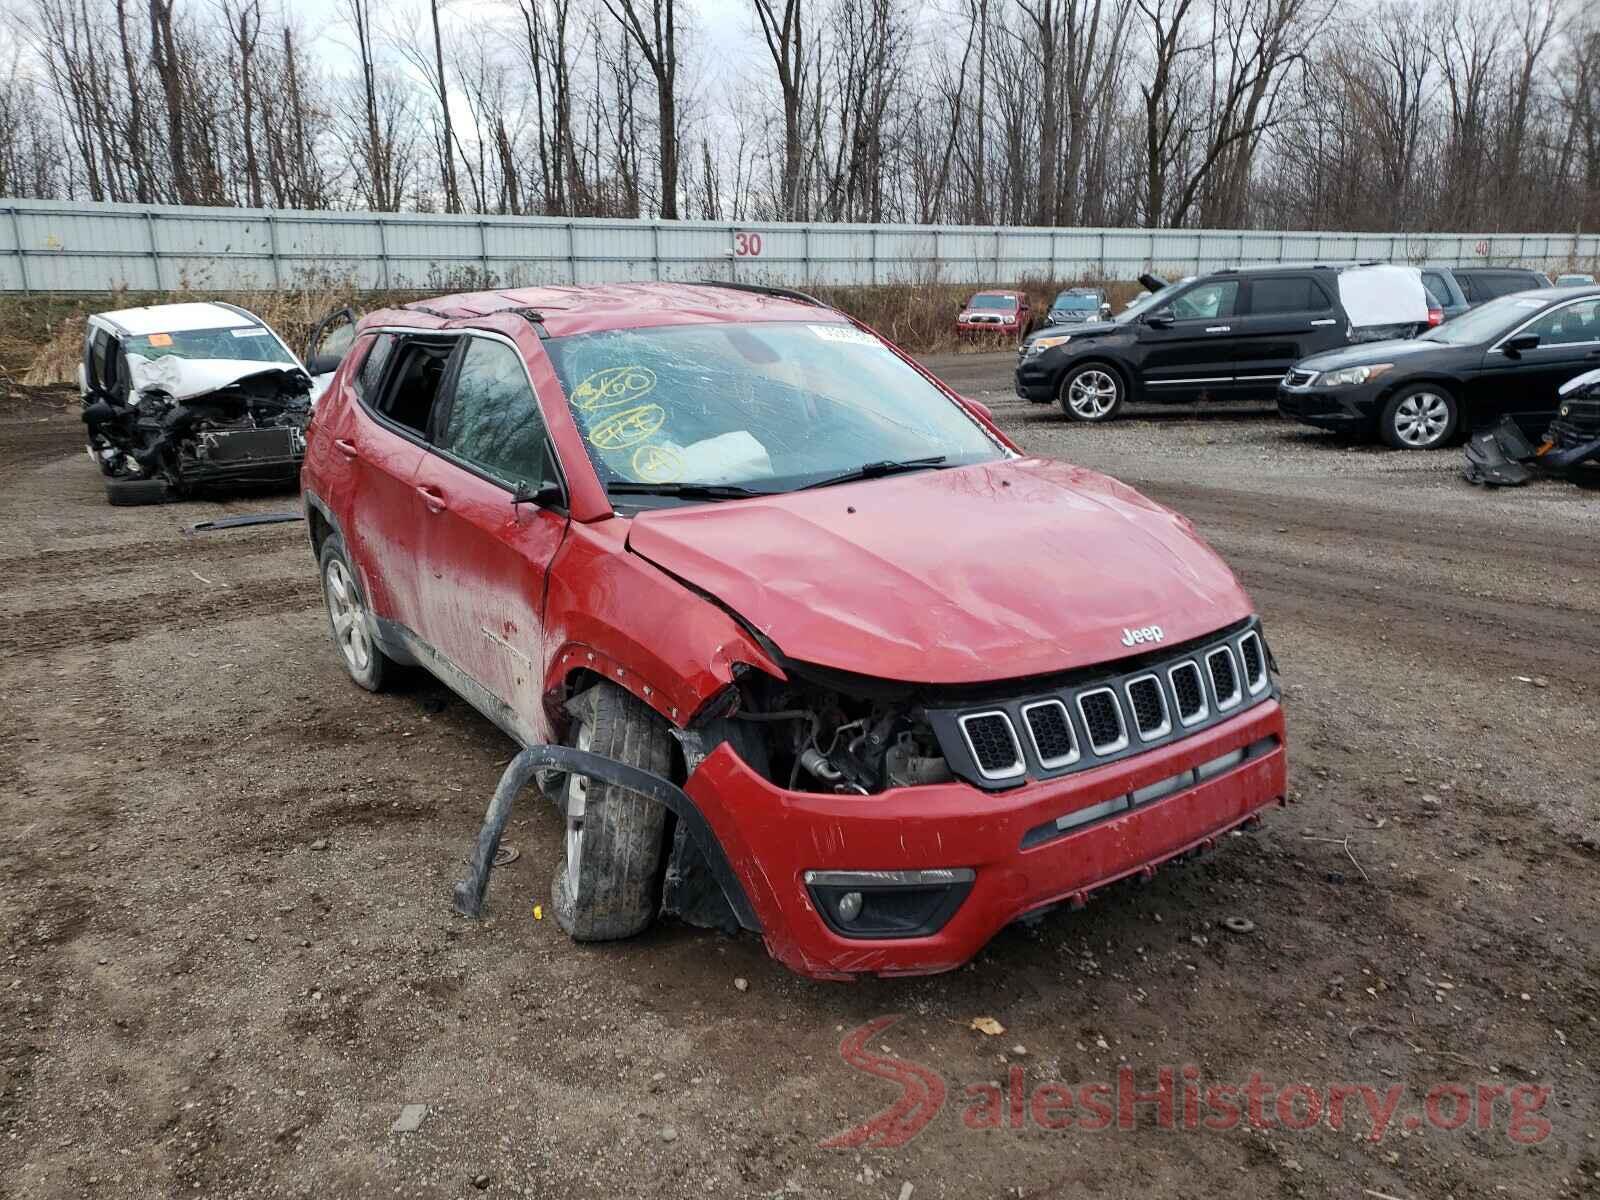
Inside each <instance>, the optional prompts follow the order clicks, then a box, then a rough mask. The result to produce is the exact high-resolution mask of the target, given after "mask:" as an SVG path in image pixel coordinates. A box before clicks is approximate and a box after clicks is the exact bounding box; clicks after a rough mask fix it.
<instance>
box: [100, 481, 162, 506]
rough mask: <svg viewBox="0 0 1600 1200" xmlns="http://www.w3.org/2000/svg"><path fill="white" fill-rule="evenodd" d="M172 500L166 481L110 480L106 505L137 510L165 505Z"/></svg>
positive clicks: (107, 482)
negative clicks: (154, 505) (141, 506)
mask: <svg viewBox="0 0 1600 1200" xmlns="http://www.w3.org/2000/svg"><path fill="white" fill-rule="evenodd" d="M170 499H172V495H171V493H170V491H169V490H168V488H167V481H166V480H165V479H108V480H106V503H107V504H109V505H111V507H112V508H137V507H138V506H140V505H143V504H165V503H166V502H167V501H168V500H170Z"/></svg>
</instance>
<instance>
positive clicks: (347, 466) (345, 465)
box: [318, 333, 459, 630]
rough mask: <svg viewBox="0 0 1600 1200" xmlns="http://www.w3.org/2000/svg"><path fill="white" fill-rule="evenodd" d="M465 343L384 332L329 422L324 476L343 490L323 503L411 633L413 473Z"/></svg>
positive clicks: (372, 585) (415, 526) (385, 611)
mask: <svg viewBox="0 0 1600 1200" xmlns="http://www.w3.org/2000/svg"><path fill="white" fill-rule="evenodd" d="M458 341H459V339H458V338H455V337H443V338H441V337H438V336H433V335H428V336H423V337H417V336H410V335H406V334H401V333H379V334H377V335H376V336H375V337H374V338H373V339H372V340H371V345H370V346H368V347H366V348H364V349H363V348H361V347H359V346H358V348H357V350H356V352H357V353H364V355H365V357H364V358H363V359H362V362H361V366H360V367H359V368H358V369H357V370H356V371H355V372H353V373H352V374H350V375H347V376H345V377H344V378H345V383H344V384H343V385H342V386H344V387H347V388H349V389H350V391H351V395H349V396H348V397H344V398H343V399H344V401H345V402H342V403H336V404H333V405H331V406H330V407H331V410H332V411H331V414H330V415H329V417H327V418H326V419H327V421H328V427H327V430H326V436H327V439H328V441H329V443H330V445H329V447H328V449H327V451H326V453H328V454H329V455H330V456H331V457H330V462H329V469H325V470H322V471H321V474H322V475H323V477H324V478H325V479H328V480H330V481H335V482H334V486H335V488H336V491H335V494H334V495H331V496H326V497H324V499H325V500H327V501H329V502H330V503H331V504H332V505H333V509H334V512H335V514H336V515H337V516H338V518H339V521H340V524H341V525H342V526H343V529H344V534H345V537H346V539H348V541H349V546H348V549H349V550H350V552H351V554H352V556H353V558H354V566H355V567H356V569H357V571H358V572H359V573H360V574H361V576H362V584H363V586H364V587H365V588H366V591H367V598H368V601H369V603H370V604H371V605H372V608H373V611H374V612H375V613H376V614H377V615H378V616H379V617H380V618H382V619H384V620H387V621H390V622H393V623H395V624H398V625H401V626H404V627H405V628H407V629H411V630H415V629H416V622H417V620H418V607H417V599H418V592H417V578H416V576H417V571H416V554H417V551H418V548H419V537H418V534H419V529H420V515H421V511H422V510H421V504H420V501H419V499H418V496H417V493H416V478H415V476H416V473H417V468H418V466H419V465H420V464H421V462H422V457H423V446H424V445H425V443H426V440H427V437H428V433H429V428H430V425H431V422H432V419H433V412H434V406H435V404H436V403H437V401H438V398H439V388H440V383H441V381H442V380H443V378H444V376H445V373H446V371H447V369H448V366H449V362H450V359H451V356H452V355H453V353H454V352H455V349H456V346H457V343H458ZM349 401H354V403H351V402H349ZM318 440H319V441H320V440H321V439H320V438H319V439H318ZM319 453H323V451H321V450H319Z"/></svg>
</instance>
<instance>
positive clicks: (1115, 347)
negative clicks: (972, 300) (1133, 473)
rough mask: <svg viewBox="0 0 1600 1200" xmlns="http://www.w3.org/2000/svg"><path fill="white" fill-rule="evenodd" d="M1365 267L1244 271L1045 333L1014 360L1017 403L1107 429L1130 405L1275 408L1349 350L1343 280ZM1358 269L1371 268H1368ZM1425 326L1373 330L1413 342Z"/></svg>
mask: <svg viewBox="0 0 1600 1200" xmlns="http://www.w3.org/2000/svg"><path fill="white" fill-rule="evenodd" d="M1356 265H1357V264H1348V265H1338V266H1329V265H1320V264H1319V265H1307V266H1295V267H1290V266H1272V267H1243V268H1237V269H1231V270H1226V271H1214V272H1212V273H1211V274H1209V275H1201V276H1198V277H1197V278H1194V279H1186V280H1183V281H1181V282H1179V283H1175V284H1170V285H1164V284H1163V282H1162V281H1161V280H1160V279H1157V278H1155V277H1154V276H1149V275H1146V276H1141V277H1140V282H1141V283H1143V284H1144V285H1145V286H1146V287H1148V288H1150V289H1151V293H1152V294H1151V295H1149V296H1146V297H1145V298H1144V299H1142V300H1139V301H1136V302H1135V303H1134V304H1132V305H1130V306H1129V307H1128V308H1127V309H1125V310H1124V311H1123V312H1121V313H1118V314H1117V315H1116V316H1115V317H1112V318H1111V319H1110V320H1107V321H1097V322H1092V323H1086V324H1083V325H1077V326H1074V327H1072V328H1071V329H1046V330H1044V331H1042V332H1040V333H1037V334H1035V335H1034V336H1033V337H1031V338H1029V339H1028V340H1027V342H1026V343H1025V344H1024V345H1023V347H1022V351H1021V353H1020V354H1019V356H1018V358H1017V372H1016V384H1017V395H1019V396H1021V397H1022V398H1023V399H1025V400H1029V401H1031V402H1033V403H1034V404H1048V403H1050V402H1051V401H1052V400H1054V401H1057V402H1059V403H1060V405H1061V409H1062V411H1063V412H1065V413H1066V414H1067V416H1069V417H1072V418H1073V419H1075V420H1079V421H1091V422H1096V421H1109V420H1111V419H1112V418H1113V417H1115V416H1116V415H1117V412H1118V411H1119V410H1120V409H1121V408H1122V405H1123V402H1124V401H1126V400H1127V399H1129V398H1130V397H1131V398H1133V399H1138V400H1151V401H1156V402H1158V403H1160V402H1172V403H1179V402H1183V401H1191V400H1233V399H1241V400H1249V399H1271V398H1272V397H1274V396H1275V395H1276V394H1277V390H1278V382H1279V381H1280V380H1281V379H1282V378H1283V376H1284V373H1285V372H1286V371H1288V369H1289V368H1290V367H1291V366H1293V365H1294V364H1295V363H1297V362H1299V361H1300V360H1301V359H1303V358H1307V357H1309V356H1311V355H1313V354H1320V353H1323V352H1324V351H1328V350H1333V349H1336V348H1337V347H1340V346H1345V345H1349V344H1350V342H1351V341H1352V335H1351V321H1350V315H1349V314H1348V313H1346V312H1345V310H1344V307H1343V306H1342V305H1341V303H1340V300H1339V294H1340V293H1339V283H1338V276H1339V274H1340V272H1341V271H1344V270H1347V269H1350V268H1351V267H1354V266H1356ZM1360 265H1361V266H1374V265H1376V264H1371V263H1366V264H1360ZM1425 327H1426V322H1418V323H1416V324H1410V325H1404V326H1390V327H1384V328H1382V329H1376V330H1371V331H1369V332H1371V333H1373V334H1376V335H1377V336H1397V337H1410V336H1412V335H1413V334H1415V333H1417V332H1419V331H1420V330H1421V329H1422V328H1425Z"/></svg>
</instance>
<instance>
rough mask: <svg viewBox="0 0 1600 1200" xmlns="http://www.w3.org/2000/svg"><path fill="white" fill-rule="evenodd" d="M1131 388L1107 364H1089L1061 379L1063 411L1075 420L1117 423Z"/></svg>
mask: <svg viewBox="0 0 1600 1200" xmlns="http://www.w3.org/2000/svg"><path fill="white" fill-rule="evenodd" d="M1126 391H1127V389H1126V388H1124V387H1123V385H1122V377H1121V376H1120V375H1118V374H1117V372H1116V371H1115V370H1113V369H1112V368H1111V367H1109V366H1107V365H1106V364H1105V363H1085V364H1083V365H1082V366H1080V367H1074V368H1073V369H1072V370H1070V371H1068V372H1067V373H1066V375H1065V376H1064V377H1063V378H1062V380H1061V389H1060V392H1059V399H1060V402H1061V411H1062V412H1064V413H1066V414H1067V416H1069V417H1071V418H1072V419H1073V420H1074V421H1083V422H1085V423H1087V424H1098V423H1100V422H1103V421H1110V420H1113V419H1114V418H1115V417H1116V415H1117V414H1118V413H1119V412H1121V411H1122V402H1123V400H1124V399H1126V395H1125V393H1126Z"/></svg>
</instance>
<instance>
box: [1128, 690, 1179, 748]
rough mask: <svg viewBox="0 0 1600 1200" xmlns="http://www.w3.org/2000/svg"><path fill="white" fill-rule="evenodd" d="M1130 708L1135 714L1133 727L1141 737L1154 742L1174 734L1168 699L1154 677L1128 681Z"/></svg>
mask: <svg viewBox="0 0 1600 1200" xmlns="http://www.w3.org/2000/svg"><path fill="white" fill-rule="evenodd" d="M1127 691H1128V708H1129V710H1130V711H1131V712H1132V713H1133V727H1134V728H1135V729H1137V730H1138V731H1139V737H1140V738H1142V739H1143V740H1144V741H1147V742H1152V741H1154V740H1155V739H1156V738H1159V737H1165V736H1166V735H1167V734H1169V733H1171V732H1172V718H1171V717H1169V716H1168V715H1167V699H1166V697H1165V696H1163V695H1162V694H1161V681H1160V680H1159V679H1157V678H1156V677H1155V676H1154V675H1141V676H1139V678H1137V679H1130V680H1129V681H1128V688H1127Z"/></svg>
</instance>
